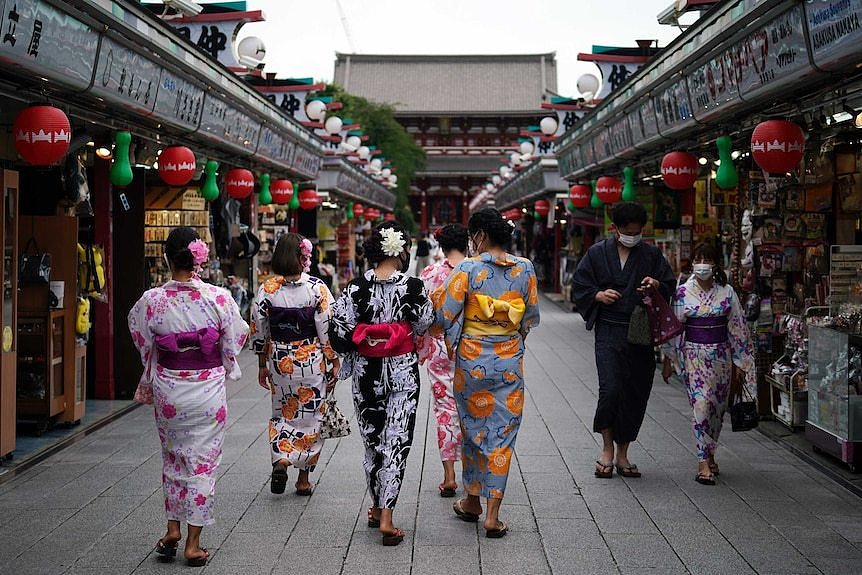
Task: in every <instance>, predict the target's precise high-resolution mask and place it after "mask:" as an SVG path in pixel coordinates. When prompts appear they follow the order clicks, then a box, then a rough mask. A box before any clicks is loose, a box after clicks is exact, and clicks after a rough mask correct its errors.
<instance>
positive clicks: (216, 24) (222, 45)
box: [166, 10, 264, 68]
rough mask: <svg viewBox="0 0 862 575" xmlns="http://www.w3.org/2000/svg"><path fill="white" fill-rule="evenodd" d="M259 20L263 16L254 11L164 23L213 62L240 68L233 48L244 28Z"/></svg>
mask: <svg viewBox="0 0 862 575" xmlns="http://www.w3.org/2000/svg"><path fill="white" fill-rule="evenodd" d="M263 20H264V18H263V13H262V12H260V11H259V10H258V11H254V12H233V13H230V12H225V13H223V14H201V15H199V16H192V17H189V18H179V19H176V20H167V21H166V22H167V23H168V24H169V25H171V26H173V27H174V28H175V29H176V31H177V34H179V35H180V36H182V37H183V38H185V39H186V40H188V41H189V42H190V43H191V44H193V45H195V46H196V47H197V48H198V50H200V51H201V52H203V53H205V54H206V55H207V56H209V57H210V58H212V59H213V60H218V61H219V62H221V63H222V64H224V65H225V66H227V67H229V68H244V67H245V66H243V65H242V64H241V63H240V62H239V61H237V59H236V46H235V45H234V44H235V42H236V39H237V37H238V35H239V32H240V29H242V27H243V25H244V24H246V23H247V22H262V21H263Z"/></svg>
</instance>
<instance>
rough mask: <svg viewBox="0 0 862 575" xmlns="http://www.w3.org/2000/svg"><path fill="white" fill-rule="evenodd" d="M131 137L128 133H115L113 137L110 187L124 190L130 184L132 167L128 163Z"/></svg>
mask: <svg viewBox="0 0 862 575" xmlns="http://www.w3.org/2000/svg"><path fill="white" fill-rule="evenodd" d="M131 143H132V135H131V134H130V133H129V132H117V133H116V134H115V135H114V163H113V164H111V173H110V180H111V185H114V186H117V187H118V188H124V187H126V186H128V185H129V184H131V183H132V178H133V177H134V176H133V174H132V165H131V164H130V163H129V145H130V144H131Z"/></svg>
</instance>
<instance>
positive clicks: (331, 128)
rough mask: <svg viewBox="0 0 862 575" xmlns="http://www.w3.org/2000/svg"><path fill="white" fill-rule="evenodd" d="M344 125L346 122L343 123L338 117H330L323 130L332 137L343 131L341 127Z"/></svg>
mask: <svg viewBox="0 0 862 575" xmlns="http://www.w3.org/2000/svg"><path fill="white" fill-rule="evenodd" d="M343 125H344V122H342V121H341V118H339V117H338V116H330V117H328V118H327V119H326V122H325V123H324V124H323V129H324V130H326V132H327V133H328V134H330V135H335V134H337V133H338V132H340V131H341V127H342V126H343Z"/></svg>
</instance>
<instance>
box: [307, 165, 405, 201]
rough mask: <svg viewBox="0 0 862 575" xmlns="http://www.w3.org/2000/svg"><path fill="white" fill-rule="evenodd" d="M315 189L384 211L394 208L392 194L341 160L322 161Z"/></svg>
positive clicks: (393, 195) (393, 196)
mask: <svg viewBox="0 0 862 575" xmlns="http://www.w3.org/2000/svg"><path fill="white" fill-rule="evenodd" d="M317 189H318V190H320V191H328V192H330V193H333V192H334V193H336V194H339V195H341V196H344V197H345V198H349V199H351V200H355V201H358V202H362V203H363V204H365V205H368V206H377V207H380V208H383V209H384V210H392V209H394V208H395V194H394V193H392V192H391V191H390V190H387V189H386V188H384V187H383V186H382V185H380V184H379V183H377V182H376V181H374V179H372V178H371V177H370V176H369V175H368V174H366V173H365V172H363V171H362V170H360V169H358V168H357V167H356V166H354V165H352V164H351V163H350V162H348V161H346V160H344V159H342V158H334V157H327V158H326V159H324V160H323V169H322V170H321V172H320V175H319V176H318V178H317Z"/></svg>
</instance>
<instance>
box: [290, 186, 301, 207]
mask: <svg viewBox="0 0 862 575" xmlns="http://www.w3.org/2000/svg"><path fill="white" fill-rule="evenodd" d="M287 207H288V208H290V209H291V210H298V209H299V186H298V185H296V186H293V195H292V196H291V197H290V201H289V202H288V203H287Z"/></svg>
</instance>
